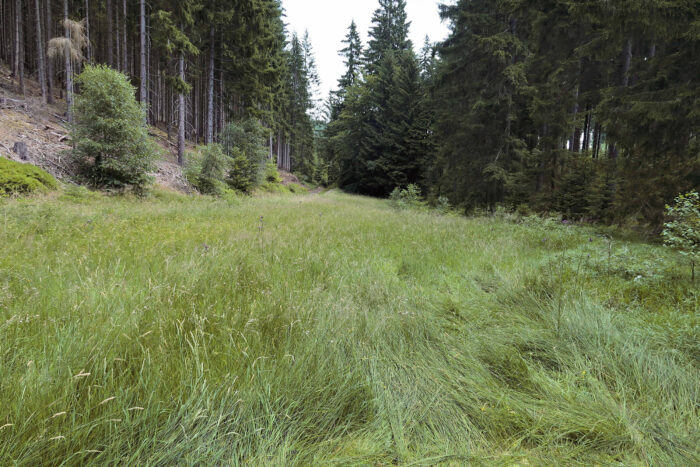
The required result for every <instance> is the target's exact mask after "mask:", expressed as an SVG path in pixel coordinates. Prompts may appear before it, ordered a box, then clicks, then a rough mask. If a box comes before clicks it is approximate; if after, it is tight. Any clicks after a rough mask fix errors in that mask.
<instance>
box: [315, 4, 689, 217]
mask: <svg viewBox="0 0 700 467" xmlns="http://www.w3.org/2000/svg"><path fill="white" fill-rule="evenodd" d="M441 14H442V17H443V19H444V20H446V21H447V22H448V23H449V25H450V34H449V37H448V38H447V39H446V40H445V41H444V42H442V43H440V44H437V45H435V46H434V47H428V48H425V49H424V51H423V53H421V54H420V56H415V55H414V52H413V47H412V44H410V42H409V41H408V40H407V38H406V31H407V28H408V27H409V24H408V22H407V21H406V15H405V1H404V0H379V8H378V9H377V11H376V12H375V15H374V18H373V23H372V24H373V25H372V29H371V31H370V42H369V44H368V46H367V48H366V50H363V48H362V45H361V43H360V41H359V36H357V34H356V31H355V27H354V25H353V26H352V27H351V29H350V33H349V34H348V40H347V42H346V45H347V47H346V48H345V49H344V50H343V51H342V54H343V55H344V57H345V58H346V64H347V73H346V74H345V75H344V76H343V77H342V79H341V80H340V81H339V88H340V90H339V91H338V92H336V93H334V94H333V95H332V96H331V98H330V101H331V102H330V109H331V110H330V114H331V115H330V117H331V118H330V124H329V125H328V129H327V131H326V139H325V141H324V148H325V150H324V152H323V153H324V154H325V156H326V158H327V161H328V163H329V165H330V167H331V168H332V170H331V174H333V176H334V181H336V182H337V183H338V184H339V185H340V186H342V187H344V188H345V189H348V190H350V191H357V192H361V193H368V194H373V195H386V194H388V193H389V192H390V191H391V190H392V189H393V188H394V187H395V186H396V185H401V186H405V185H407V184H409V183H415V184H418V185H420V186H421V187H422V188H423V190H424V192H426V193H428V194H429V195H430V197H432V198H433V199H437V198H438V197H447V198H449V200H450V202H451V203H452V204H453V205H457V206H462V207H464V208H467V209H469V208H474V207H487V208H494V207H495V206H497V205H507V206H510V207H512V208H518V207H520V208H523V209H536V210H557V211H560V212H562V213H564V214H565V215H566V216H569V217H575V218H586V219H589V220H594V221H602V222H616V221H621V220H623V219H635V218H636V219H638V220H640V221H642V222H645V223H652V224H654V225H659V223H660V220H661V217H662V215H663V207H664V205H665V204H666V203H669V202H671V201H672V200H673V198H674V197H675V196H676V195H677V194H678V193H679V192H684V191H687V190H689V189H691V188H697V187H698V186H699V185H700V168H699V167H700V163H699V154H700V143H699V141H698V133H699V132H700V4H699V3H698V2H695V1H688V0H676V1H666V0H644V1H639V0H637V1H634V0H609V1H584V0H580V1H576V0H574V1H572V0H535V1H527V2H526V1H509V0H508V1H506V0H469V1H467V0H460V1H457V2H455V3H454V4H451V5H443V6H442V7H441Z"/></svg>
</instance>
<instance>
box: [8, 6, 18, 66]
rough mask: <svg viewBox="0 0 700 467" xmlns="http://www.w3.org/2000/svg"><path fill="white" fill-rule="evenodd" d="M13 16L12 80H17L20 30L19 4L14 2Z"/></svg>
mask: <svg viewBox="0 0 700 467" xmlns="http://www.w3.org/2000/svg"><path fill="white" fill-rule="evenodd" d="M11 10H12V11H11V14H12V18H13V19H12V26H13V30H12V65H11V67H12V71H11V73H10V77H11V78H16V77H17V74H18V73H17V72H18V66H17V59H18V58H19V28H18V27H17V22H18V11H17V2H16V1H15V2H12V8H11Z"/></svg>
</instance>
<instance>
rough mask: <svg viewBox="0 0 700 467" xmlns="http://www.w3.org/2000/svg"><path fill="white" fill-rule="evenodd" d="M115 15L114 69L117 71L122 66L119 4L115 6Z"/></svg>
mask: <svg viewBox="0 0 700 467" xmlns="http://www.w3.org/2000/svg"><path fill="white" fill-rule="evenodd" d="M114 9H115V14H114V37H115V39H116V40H115V41H114V45H115V49H114V69H115V70H119V69H121V66H122V54H121V52H122V50H121V49H122V44H121V42H122V40H121V34H120V32H121V29H119V2H117V3H116V4H115V8H114Z"/></svg>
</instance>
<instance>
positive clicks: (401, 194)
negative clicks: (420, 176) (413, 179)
mask: <svg viewBox="0 0 700 467" xmlns="http://www.w3.org/2000/svg"><path fill="white" fill-rule="evenodd" d="M389 203H390V204H391V205H392V207H394V208H395V209H416V208H420V207H423V206H424V202H423V198H422V196H421V192H420V188H419V187H418V185H414V184H411V185H408V186H407V187H406V189H403V190H402V189H401V188H399V187H396V188H394V191H392V192H391V195H389Z"/></svg>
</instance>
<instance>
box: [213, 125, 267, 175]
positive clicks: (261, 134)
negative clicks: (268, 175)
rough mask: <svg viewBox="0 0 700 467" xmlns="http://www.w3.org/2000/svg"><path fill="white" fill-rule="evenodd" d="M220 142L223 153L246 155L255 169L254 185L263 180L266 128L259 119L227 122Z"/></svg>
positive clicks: (230, 155) (236, 155)
mask: <svg viewBox="0 0 700 467" xmlns="http://www.w3.org/2000/svg"><path fill="white" fill-rule="evenodd" d="M221 144H222V146H223V149H224V153H226V155H227V156H229V157H231V158H232V159H234V158H236V157H238V156H239V155H244V156H245V157H247V158H248V161H249V162H250V164H251V166H252V167H253V169H254V170H255V174H256V177H255V185H256V186H257V185H259V184H260V183H262V182H263V176H264V171H265V161H266V160H267V158H268V155H269V148H268V146H267V145H268V130H267V129H266V128H265V127H263V126H262V124H261V123H260V121H259V120H257V119H254V118H249V119H247V120H240V121H236V122H231V123H229V124H228V125H226V127H225V128H224V131H223V132H222V133H221Z"/></svg>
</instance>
